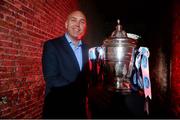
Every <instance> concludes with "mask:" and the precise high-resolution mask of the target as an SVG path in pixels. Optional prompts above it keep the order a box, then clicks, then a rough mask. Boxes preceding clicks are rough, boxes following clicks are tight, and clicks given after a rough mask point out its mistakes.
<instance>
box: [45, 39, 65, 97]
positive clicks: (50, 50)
mask: <svg viewBox="0 0 180 120" xmlns="http://www.w3.org/2000/svg"><path fill="white" fill-rule="evenodd" d="M57 54H58V53H57V51H56V49H55V47H54V46H53V44H52V42H51V41H48V42H45V43H44V47H43V55H42V69H43V75H44V80H45V81H46V95H47V93H49V92H50V89H51V88H52V87H59V86H62V85H64V84H67V81H66V80H64V79H65V78H64V77H63V76H62V75H61V71H60V69H59V68H58V67H59V66H60V61H59V59H58V58H57Z"/></svg>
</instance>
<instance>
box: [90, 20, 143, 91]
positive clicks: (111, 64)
mask: <svg viewBox="0 0 180 120" xmlns="http://www.w3.org/2000/svg"><path fill="white" fill-rule="evenodd" d="M139 38H140V36H138V35H136V34H132V33H126V32H125V31H124V30H123V29H122V26H121V25H120V20H117V26H116V29H115V31H113V32H112V34H111V36H110V37H108V38H107V39H105V40H104V41H103V45H102V46H100V47H93V48H91V49H90V50H89V58H90V61H91V63H93V64H95V65H94V66H96V67H92V66H90V67H91V70H92V71H97V72H94V73H95V74H96V75H95V76H96V77H97V79H96V81H95V82H97V83H98V82H99V81H101V83H103V87H104V88H105V89H106V88H107V90H109V91H115V92H120V93H122V94H128V93H131V90H132V83H131V78H132V71H133V69H134V63H135V54H136V52H137V51H138V48H137V47H138V46H137V43H138V40H139Z"/></svg>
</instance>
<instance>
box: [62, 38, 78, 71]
mask: <svg viewBox="0 0 180 120" xmlns="http://www.w3.org/2000/svg"><path fill="white" fill-rule="evenodd" d="M59 41H60V42H62V43H61V46H62V47H63V48H64V49H63V50H64V51H65V52H66V53H67V54H68V56H69V57H68V59H71V60H72V63H69V64H74V65H75V69H76V70H77V71H80V68H79V64H78V61H77V59H76V56H75V54H74V51H73V50H72V48H71V46H70V45H69V43H68V41H67V39H66V37H65V36H64V37H62V39H61V40H59Z"/></svg>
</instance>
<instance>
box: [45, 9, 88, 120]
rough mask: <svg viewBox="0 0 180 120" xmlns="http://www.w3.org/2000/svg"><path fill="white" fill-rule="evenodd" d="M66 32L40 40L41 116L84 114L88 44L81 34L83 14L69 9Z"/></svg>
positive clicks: (71, 116) (56, 116)
mask: <svg viewBox="0 0 180 120" xmlns="http://www.w3.org/2000/svg"><path fill="white" fill-rule="evenodd" d="M65 28H66V30H67V32H66V33H65V34H64V35H63V36H61V37H58V38H55V39H52V40H48V41H46V42H45V43H44V48H43V56H42V65H43V66H42V67H43V75H44V80H45V82H46V91H45V101H44V111H43V118H86V111H85V101H86V99H85V98H86V92H87V80H86V75H87V70H88V68H87V67H88V64H87V63H88V48H87V46H86V45H85V44H84V43H83V41H82V38H83V37H84V35H85V33H86V17H85V15H84V14H83V13H82V12H81V11H73V12H72V13H71V14H70V15H69V16H68V17H67V20H66V22H65Z"/></svg>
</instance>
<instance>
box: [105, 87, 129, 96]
mask: <svg viewBox="0 0 180 120" xmlns="http://www.w3.org/2000/svg"><path fill="white" fill-rule="evenodd" d="M108 91H111V92H117V93H120V94H122V95H128V94H131V89H122V88H121V89H119V88H115V87H108Z"/></svg>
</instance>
